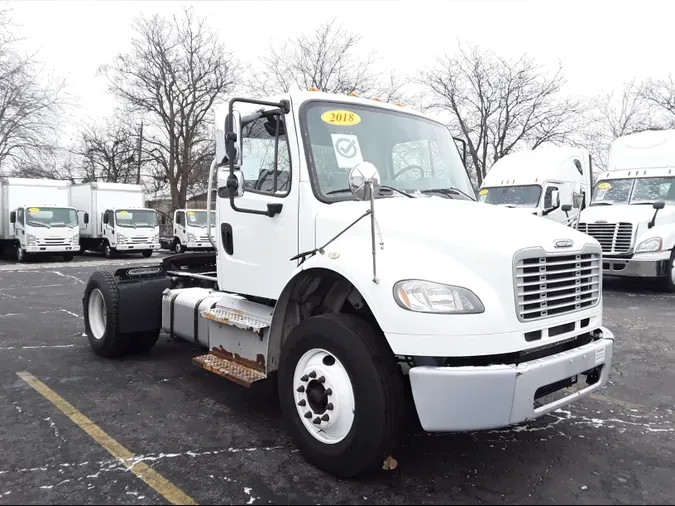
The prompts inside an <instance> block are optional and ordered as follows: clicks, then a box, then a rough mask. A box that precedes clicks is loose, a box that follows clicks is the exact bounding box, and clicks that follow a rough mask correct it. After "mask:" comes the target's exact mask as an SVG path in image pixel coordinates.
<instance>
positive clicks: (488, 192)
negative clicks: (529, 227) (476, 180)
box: [478, 184, 541, 207]
mask: <svg viewBox="0 0 675 506" xmlns="http://www.w3.org/2000/svg"><path fill="white" fill-rule="evenodd" d="M540 196H541V186H539V185H538V184H531V185H523V186H491V187H489V188H483V189H481V191H479V192H478V200H479V201H480V202H484V203H486V204H493V205H498V206H499V205H511V206H514V207H537V204H538V203H539V197H540Z"/></svg>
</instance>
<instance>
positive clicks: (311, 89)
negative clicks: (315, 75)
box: [309, 87, 319, 91]
mask: <svg viewBox="0 0 675 506" xmlns="http://www.w3.org/2000/svg"><path fill="white" fill-rule="evenodd" d="M309 91H319V88H314V87H312V88H309Z"/></svg>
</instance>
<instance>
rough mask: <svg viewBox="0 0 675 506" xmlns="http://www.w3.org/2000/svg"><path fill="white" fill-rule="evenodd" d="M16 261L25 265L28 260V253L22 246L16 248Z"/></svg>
mask: <svg viewBox="0 0 675 506" xmlns="http://www.w3.org/2000/svg"><path fill="white" fill-rule="evenodd" d="M16 260H17V262H19V263H24V262H25V261H26V260H28V253H26V250H25V249H23V248H22V247H21V244H18V245H17V246H16Z"/></svg>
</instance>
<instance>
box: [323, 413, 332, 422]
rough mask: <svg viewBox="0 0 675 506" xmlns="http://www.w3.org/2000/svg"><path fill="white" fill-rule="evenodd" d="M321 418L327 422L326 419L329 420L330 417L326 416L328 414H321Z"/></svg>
mask: <svg viewBox="0 0 675 506" xmlns="http://www.w3.org/2000/svg"><path fill="white" fill-rule="evenodd" d="M321 419H322V420H323V421H324V422H327V421H328V420H330V418H329V417H328V414H325V415H323V416H322V417H321Z"/></svg>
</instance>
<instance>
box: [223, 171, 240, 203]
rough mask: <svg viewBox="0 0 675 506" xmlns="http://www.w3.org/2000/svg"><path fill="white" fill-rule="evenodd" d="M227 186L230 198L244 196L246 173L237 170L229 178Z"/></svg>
mask: <svg viewBox="0 0 675 506" xmlns="http://www.w3.org/2000/svg"><path fill="white" fill-rule="evenodd" d="M226 186H227V189H228V191H229V194H228V196H232V195H234V196H235V197H241V196H242V195H243V194H244V173H243V172H242V171H240V170H235V171H234V173H232V174H230V175H229V176H227V182H226Z"/></svg>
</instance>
